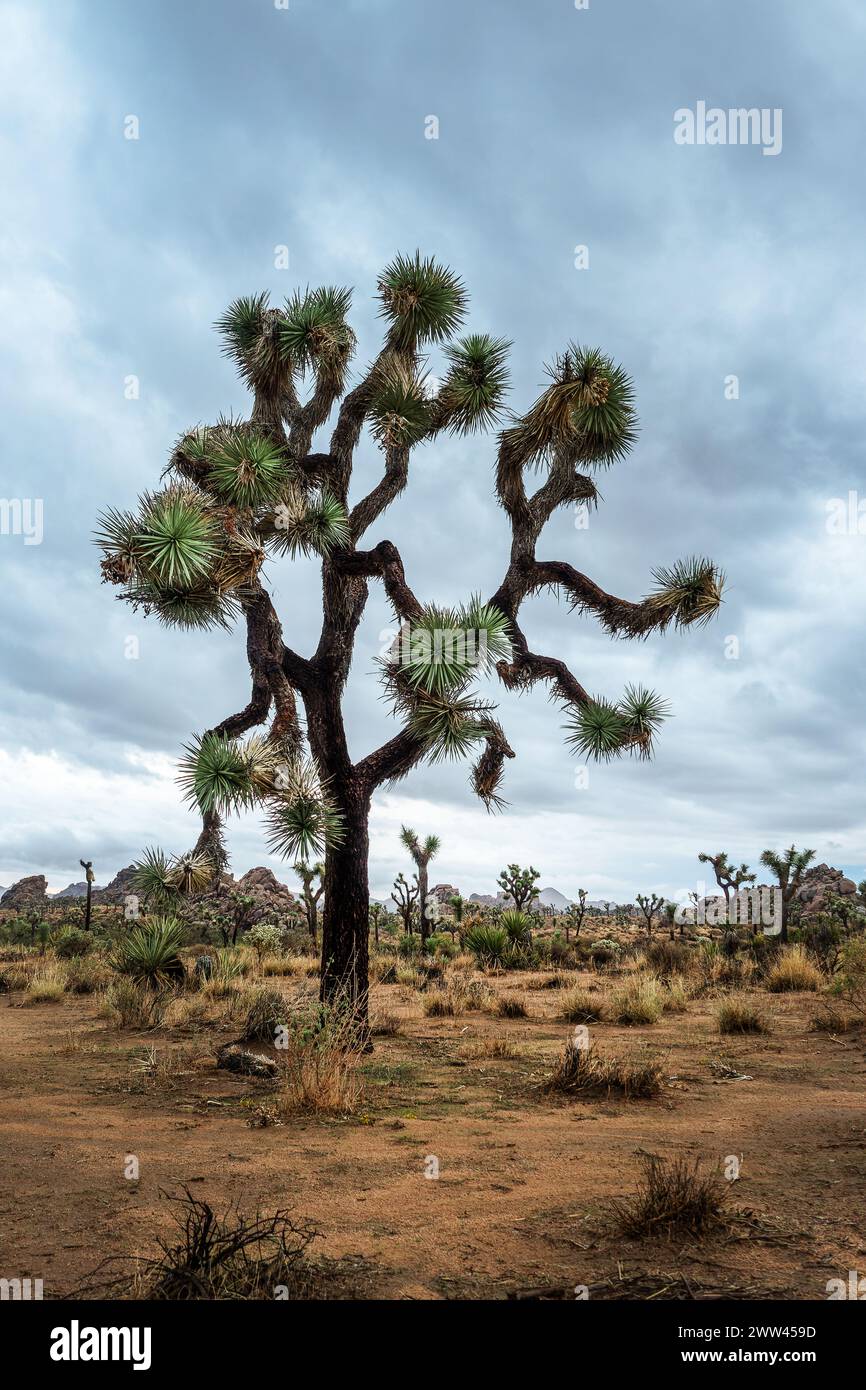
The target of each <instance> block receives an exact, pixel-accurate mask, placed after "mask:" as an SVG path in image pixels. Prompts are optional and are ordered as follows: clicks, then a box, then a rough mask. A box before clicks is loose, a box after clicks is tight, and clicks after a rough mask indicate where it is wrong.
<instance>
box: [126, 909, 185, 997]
mask: <svg viewBox="0 0 866 1390" xmlns="http://www.w3.org/2000/svg"><path fill="white" fill-rule="evenodd" d="M182 945H183V924H182V923H181V922H179V921H178V920H177V918H176V917H152V918H151V919H150V920H149V921H147V922H144V923H142V925H141V926H140V927H133V929H132V931H131V932H130V933H129V935H128V936H127V937H125V939H124V940H123V941H122V942H121V943H120V945H119V947H118V949H117V951H116V953H115V956H114V960H113V962H112V964H113V965H114V968H115V970H117V971H118V972H119V973H120V974H121V975H129V976H130V978H131V979H132V980H133V981H134V982H135V984H139V985H146V986H147V987H148V988H149V989H155V990H161V989H165V988H167V987H168V986H169V985H171V984H178V983H181V982H182V981H183V980H184V978H185V976H186V971H185V969H184V964H183V961H182V960H181V958H180V948H181V946H182Z"/></svg>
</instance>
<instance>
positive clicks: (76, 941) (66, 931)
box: [54, 927, 93, 960]
mask: <svg viewBox="0 0 866 1390" xmlns="http://www.w3.org/2000/svg"><path fill="white" fill-rule="evenodd" d="M92 945H93V938H92V937H91V935H90V932H86V931H79V930H78V928H77V927H64V928H63V929H62V930H61V931H60V932H59V933H58V935H57V936H56V937H55V938H54V951H55V954H56V955H58V956H59V957H60V959H61V960H72V958H73V957H74V956H86V955H87V952H88V951H89V950H90V948H91V946H92Z"/></svg>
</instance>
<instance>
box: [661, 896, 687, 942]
mask: <svg viewBox="0 0 866 1390" xmlns="http://www.w3.org/2000/svg"><path fill="white" fill-rule="evenodd" d="M664 912H665V921H666V922H667V924H668V930H669V931H670V936H671V941H675V940H676V932H675V931H674V928H675V926H676V921H677V905H676V903H665V908H664ZM682 934H683V928H682V925H681V926H680V936H682Z"/></svg>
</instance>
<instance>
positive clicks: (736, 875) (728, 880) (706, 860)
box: [698, 850, 756, 923]
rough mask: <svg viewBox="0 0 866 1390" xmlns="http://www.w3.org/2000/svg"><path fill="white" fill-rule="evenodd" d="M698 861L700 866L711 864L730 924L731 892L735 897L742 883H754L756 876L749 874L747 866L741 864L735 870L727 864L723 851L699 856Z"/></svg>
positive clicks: (726, 857)
mask: <svg viewBox="0 0 866 1390" xmlns="http://www.w3.org/2000/svg"><path fill="white" fill-rule="evenodd" d="M698 859H699V860H700V862H701V863H702V864H712V866H713V873H714V874H715V876H716V883H717V884H718V885H719V887H720V888H721V890H722V892H723V893H724V895H725V909H726V911H725V917H726V919H727V920H728V922H729V923H730V907H731V890H732V889H733V892H734V894H735V895H736V894H737V893H739V891H740V888H741V887H742V885H743V884H744V883H754V882H755V877H756V876H755V874H753V873H750V872H749V866H748V864H741V865H740V867H739V868H738V869H735V868H734V866H733V865H732V864H729V863H728V856H727V854H726V853H725V852H724V850H723V851H722V852H721V853H720V854H699V855H698Z"/></svg>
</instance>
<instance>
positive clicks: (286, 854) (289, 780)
mask: <svg viewBox="0 0 866 1390" xmlns="http://www.w3.org/2000/svg"><path fill="white" fill-rule="evenodd" d="M284 774H285V775H284V777H283V778H282V779H281V783H280V787H279V791H278V793H277V795H275V796H273V797H271V798H270V800H269V801H268V808H267V814H266V835H267V841H268V845H269V847H270V849H271V850H273V852H274V853H275V854H279V855H282V857H283V858H285V859H298V858H299V859H303V860H309V859H319V858H321V857H322V856H323V855H324V854H325V851H326V850H327V849H328V848H329V846H331V845H337V844H339V843H340V842H341V841H342V839H343V835H344V830H343V819H342V816H341V814H340V812H339V811H338V809H337V807H336V806H335V804H334V802H333V801H332V799H331V798H330V797H329V796H328V794H327V791H326V789H325V787H324V786H323V784H322V781H321V779H320V777H319V774H318V772H317V770H316V767H315V764H314V763H313V762H312V761H309V760H304V759H296V760H295V761H293V762H291V763H289V764H287V765H286V767H285V769H284Z"/></svg>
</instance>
